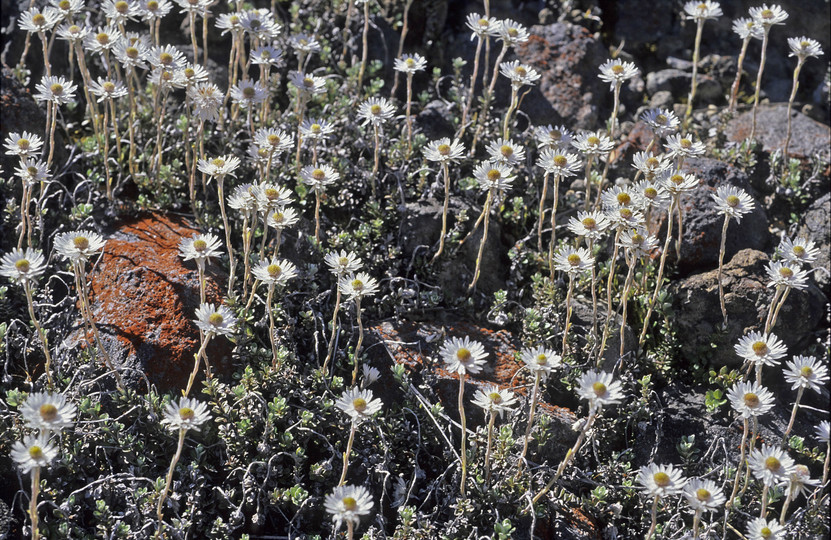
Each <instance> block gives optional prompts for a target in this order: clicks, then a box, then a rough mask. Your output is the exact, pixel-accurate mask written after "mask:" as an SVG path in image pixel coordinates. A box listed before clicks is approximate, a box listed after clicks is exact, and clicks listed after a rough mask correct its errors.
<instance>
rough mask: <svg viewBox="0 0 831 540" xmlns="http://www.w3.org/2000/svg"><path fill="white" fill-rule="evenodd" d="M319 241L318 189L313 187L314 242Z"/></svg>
mask: <svg viewBox="0 0 831 540" xmlns="http://www.w3.org/2000/svg"><path fill="white" fill-rule="evenodd" d="M319 243H320V189H315V244H319Z"/></svg>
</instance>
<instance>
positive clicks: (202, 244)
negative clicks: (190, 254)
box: [193, 238, 208, 252]
mask: <svg viewBox="0 0 831 540" xmlns="http://www.w3.org/2000/svg"><path fill="white" fill-rule="evenodd" d="M193 249H195V250H196V251H200V252H201V251H205V250H206V249H208V243H207V242H206V241H205V240H202V239H201V238H199V239H198V240H194V241H193Z"/></svg>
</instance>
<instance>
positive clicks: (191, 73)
mask: <svg viewBox="0 0 831 540" xmlns="http://www.w3.org/2000/svg"><path fill="white" fill-rule="evenodd" d="M194 75H196V70H195V69H193V68H190V67H189V68H185V77H187V78H188V79H190V78H192V77H193V76H194Z"/></svg>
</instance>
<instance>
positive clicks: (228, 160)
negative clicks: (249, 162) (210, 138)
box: [196, 154, 240, 178]
mask: <svg viewBox="0 0 831 540" xmlns="http://www.w3.org/2000/svg"><path fill="white" fill-rule="evenodd" d="M239 165H240V160H239V158H238V157H237V156H232V155H230V154H229V155H226V156H219V157H215V158H213V159H200V160H199V161H198V162H197V163H196V167H197V168H198V169H199V171H200V172H203V173H205V174H207V175H208V176H210V177H211V178H213V177H215V176H216V177H220V178H225V177H226V176H229V175H230V176H236V175H235V174H234V171H236V170H237V167H239Z"/></svg>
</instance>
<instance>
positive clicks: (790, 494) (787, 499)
mask: <svg viewBox="0 0 831 540" xmlns="http://www.w3.org/2000/svg"><path fill="white" fill-rule="evenodd" d="M793 495H794V493H793V489H788V496H787V497H785V502H784V503H782V513H780V514H779V524H780V525H784V524H785V516H786V515H787V514H788V506H790V505H791V501H793V498H794V497H793Z"/></svg>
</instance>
